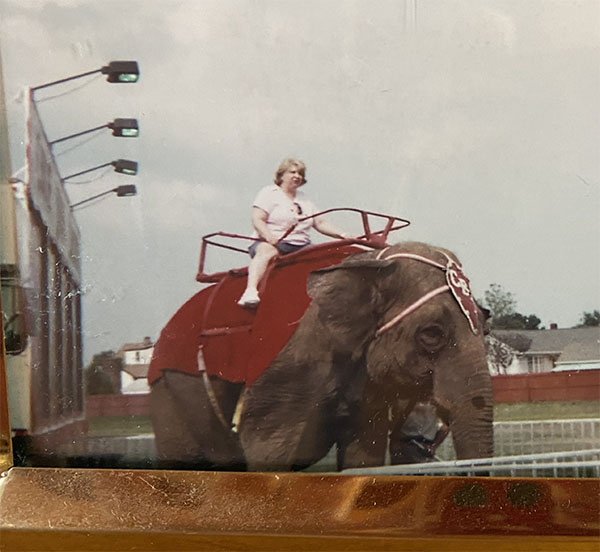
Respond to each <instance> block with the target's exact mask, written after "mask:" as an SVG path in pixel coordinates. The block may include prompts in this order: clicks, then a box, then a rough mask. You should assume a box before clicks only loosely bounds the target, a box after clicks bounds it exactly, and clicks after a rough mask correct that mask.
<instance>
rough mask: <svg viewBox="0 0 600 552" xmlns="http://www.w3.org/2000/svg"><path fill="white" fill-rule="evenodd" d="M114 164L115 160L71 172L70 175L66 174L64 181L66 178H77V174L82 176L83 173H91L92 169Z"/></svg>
mask: <svg viewBox="0 0 600 552" xmlns="http://www.w3.org/2000/svg"><path fill="white" fill-rule="evenodd" d="M112 164H113V161H111V162H109V163H103V164H102V165H98V166H97V167H92V168H91V169H86V170H85V171H80V172H78V173H75V174H70V175H69V176H65V177H64V178H63V179H62V180H63V182H64V181H65V180H68V179H69V178H75V177H76V176H81V175H82V174H86V173H89V172H92V171H95V170H98V169H103V168H104V167H108V166H110V165H112Z"/></svg>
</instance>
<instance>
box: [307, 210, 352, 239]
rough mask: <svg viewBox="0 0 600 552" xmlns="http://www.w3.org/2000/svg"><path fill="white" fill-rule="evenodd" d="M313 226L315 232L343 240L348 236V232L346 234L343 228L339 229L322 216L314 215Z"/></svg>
mask: <svg viewBox="0 0 600 552" xmlns="http://www.w3.org/2000/svg"><path fill="white" fill-rule="evenodd" d="M314 227H315V230H316V231H317V232H320V233H321V234H324V235H325V236H329V237H331V238H339V239H341V240H344V239H346V238H350V237H351V236H350V235H349V234H346V232H344V231H343V230H340V229H339V228H338V227H337V226H336V225H335V224H332V223H331V222H328V221H327V220H325V219H324V218H323V217H322V216H320V217H315V222H314Z"/></svg>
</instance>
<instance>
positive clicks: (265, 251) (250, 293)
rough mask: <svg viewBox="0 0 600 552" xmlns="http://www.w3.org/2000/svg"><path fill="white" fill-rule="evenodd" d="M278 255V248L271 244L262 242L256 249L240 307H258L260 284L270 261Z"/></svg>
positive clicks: (239, 302)
mask: <svg viewBox="0 0 600 552" xmlns="http://www.w3.org/2000/svg"><path fill="white" fill-rule="evenodd" d="M277 254H278V251H277V248H276V247H275V246H273V245H271V244H270V243H267V242H261V243H259V244H258V246H257V247H256V255H255V256H254V257H253V258H252V260H251V261H250V265H249V266H248V283H247V285H246V290H245V291H244V293H243V295H242V297H241V298H240V300H239V301H238V304H239V305H240V306H242V307H243V306H256V305H257V304H258V302H259V300H260V299H259V297H258V284H259V283H260V281H261V279H262V277H263V276H264V275H265V272H266V270H267V265H268V264H269V261H270V260H271V259H272V258H273V257H275V256H276V255H277Z"/></svg>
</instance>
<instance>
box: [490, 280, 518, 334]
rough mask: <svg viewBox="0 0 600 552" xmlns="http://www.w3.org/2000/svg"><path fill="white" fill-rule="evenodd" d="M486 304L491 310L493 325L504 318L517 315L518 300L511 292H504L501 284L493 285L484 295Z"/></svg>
mask: <svg viewBox="0 0 600 552" xmlns="http://www.w3.org/2000/svg"><path fill="white" fill-rule="evenodd" d="M484 297H485V299H484V303H485V305H486V306H487V308H488V309H490V313H491V320H490V323H491V324H493V323H494V321H495V320H498V319H500V318H502V317H504V316H510V315H512V314H514V313H515V307H516V306H517V300H516V299H515V296H514V295H513V294H512V293H511V292H510V291H504V289H503V288H502V286H501V285H500V284H491V285H490V287H489V289H487V290H486V291H485V293H484Z"/></svg>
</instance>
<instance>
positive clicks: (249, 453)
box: [157, 243, 493, 470]
mask: <svg viewBox="0 0 600 552" xmlns="http://www.w3.org/2000/svg"><path fill="white" fill-rule="evenodd" d="M441 251H442V250H440V249H437V248H434V247H431V246H428V245H426V244H421V243H405V244H400V245H397V246H393V247H392V248H390V249H389V250H388V251H387V252H386V254H385V256H389V255H390V254H393V253H397V252H411V253H416V254H418V255H422V256H425V257H428V258H430V259H433V260H435V261H437V262H439V263H442V264H444V265H445V264H446V259H445V257H444V254H443V253H441ZM447 253H448V252H447ZM377 254H378V252H376V251H375V252H367V253H360V254H358V255H354V256H351V257H348V258H347V259H346V260H345V261H344V262H342V263H341V264H339V265H337V266H335V267H332V268H328V269H324V270H320V271H318V272H317V273H314V274H312V275H311V277H310V279H309V283H308V289H309V294H310V295H311V297H312V298H313V301H312V303H311V304H310V306H309V307H308V309H307V310H306V312H305V314H304V316H303V318H302V320H301V322H300V324H299V325H298V328H297V330H296V332H295V333H294V335H293V336H292V338H291V339H290V340H289V341H288V343H287V344H286V346H285V347H284V348H283V349H282V351H281V352H280V353H279V355H278V356H277V357H276V359H275V360H274V361H273V362H272V363H271V365H270V366H269V367H268V368H267V370H266V371H265V372H264V373H263V374H262V375H261V376H260V377H259V378H258V379H257V380H256V382H255V383H254V384H253V385H252V386H251V387H249V388H248V389H247V391H246V393H245V397H244V403H243V405H244V406H243V410H242V414H241V420H240V424H239V433H238V434H239V443H240V444H241V447H242V449H243V454H244V455H245V458H246V461H247V466H248V469H250V470H290V469H300V468H303V467H306V466H309V465H311V464H313V463H315V462H316V461H318V460H319V459H320V458H322V457H323V456H324V455H325V454H327V452H328V451H329V450H330V448H331V446H332V445H334V444H337V446H338V467H339V468H347V467H359V466H373V465H381V464H383V462H384V458H385V451H386V446H387V439H388V434H389V432H390V430H391V429H393V427H394V426H396V425H397V424H401V423H402V422H403V419H404V416H405V415H406V410H405V409H400V408H398V407H397V405H398V404H407V400H406V399H409V400H408V404H410V401H411V400H414V399H421V400H427V399H429V398H430V399H432V400H433V401H434V403H435V404H436V405H437V407H438V413H439V415H440V417H441V418H442V419H443V420H444V421H446V422H447V423H448V424H449V426H450V429H451V431H452V436H453V440H454V446H455V449H456V453H457V457H458V458H473V457H485V456H491V455H492V453H493V434H492V433H493V429H492V416H493V408H492V392H491V380H490V376H489V372H488V368H487V363H486V355H485V348H484V342H483V323H484V321H483V317H482V316H479V319H478V321H477V325H478V328H477V329H478V332H477V334H475V333H474V332H473V331H472V330H471V328H470V326H469V324H468V321H467V318H466V317H465V315H464V314H463V312H462V311H461V310H460V308H459V306H458V303H457V302H456V300H455V299H454V298H453V296H452V295H451V293H450V292H445V293H442V294H440V295H438V296H436V297H434V298H433V299H431V300H430V301H428V302H427V303H425V304H424V305H423V306H421V307H420V308H418V309H417V310H415V311H414V312H412V313H411V314H410V315H408V316H407V317H406V318H404V319H403V320H402V321H400V322H399V323H398V324H396V325H394V326H393V327H391V328H390V329H389V330H387V331H386V332H385V333H383V334H381V335H380V336H378V337H376V335H375V334H376V330H377V329H378V328H380V327H381V326H382V325H383V324H384V323H385V322H387V321H389V320H390V319H392V318H393V317H394V316H395V315H396V314H398V313H399V312H401V311H402V310H403V309H404V308H406V307H407V306H408V305H411V304H412V303H413V302H414V301H416V300H417V299H419V298H420V297H422V296H423V295H425V294H426V293H428V292H430V291H432V290H433V289H435V288H438V287H440V286H442V285H444V284H445V283H446V281H445V275H444V272H443V271H442V270H440V269H439V268H436V267H433V266H430V265H428V264H425V263H423V262H419V261H416V260H413V259H396V260H385V259H383V260H378V259H376V257H377ZM448 254H449V253H448ZM449 255H451V254H449ZM451 256H452V255H451ZM284 299H285V298H282V300H284ZM191 379H198V378H191ZM238 391H239V390H238ZM161 406H163V405H161ZM390 411H391V412H392V421H390V416H389V412H390ZM197 423H202V424H205V425H204V427H203V430H202V433H203V437H202V438H204V439H205V445H204V446H203V447H201V448H203V452H202V454H204V455H205V457H207V458H209V457H210V450H209V449H210V448H211V447H212V448H214V445H215V444H216V443H220V445H219V446H223V445H224V443H223V442H222V441H221V440H222V439H225V440H229V439H230V436H228V435H226V434H225V432H223V431H222V430H221V429H219V427H217V426H216V425H215V424H214V423H213V422H210V423H209V422H207V421H206V420H204V421H202V420H200V421H199V422H197ZM192 425H193V424H192ZM221 425H222V424H221ZM213 430H215V431H213ZM233 440H236V438H235V436H234V437H233ZM157 444H158V448H159V452H160V449H161V444H160V442H159V439H158V433H157ZM197 444H198V443H196V444H195V445H194V446H196V445H197ZM236 444H237V443H236ZM192 448H193V447H192ZM221 460H222V457H221ZM213 464H214V465H218V460H215V461H214V462H213Z"/></svg>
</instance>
